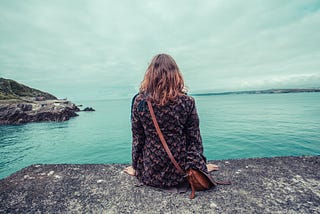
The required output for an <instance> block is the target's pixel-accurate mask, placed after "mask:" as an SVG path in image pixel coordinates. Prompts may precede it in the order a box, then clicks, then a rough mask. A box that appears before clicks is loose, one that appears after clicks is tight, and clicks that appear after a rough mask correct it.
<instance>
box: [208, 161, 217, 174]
mask: <svg viewBox="0 0 320 214" xmlns="http://www.w3.org/2000/svg"><path fill="white" fill-rule="evenodd" d="M207 170H208V172H212V171H217V170H219V166H218V165H215V164H212V163H208V164H207Z"/></svg>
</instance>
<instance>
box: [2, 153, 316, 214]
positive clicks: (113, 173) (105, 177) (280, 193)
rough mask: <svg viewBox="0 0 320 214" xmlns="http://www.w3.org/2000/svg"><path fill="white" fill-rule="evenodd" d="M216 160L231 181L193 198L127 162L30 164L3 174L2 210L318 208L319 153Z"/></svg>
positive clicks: (217, 174)
mask: <svg viewBox="0 0 320 214" xmlns="http://www.w3.org/2000/svg"><path fill="white" fill-rule="evenodd" d="M209 162H212V161H209ZM213 163H215V164H218V165H219V166H220V171H217V172H213V173H212V174H213V175H214V176H215V178H216V179H218V180H219V179H221V180H223V179H229V180H231V181H232V182H233V184H232V185H230V186H218V187H216V188H215V189H212V190H209V191H205V192H197V193H196V198H195V199H194V200H190V199H189V198H188V196H189V193H190V192H188V193H185V194H174V193H168V192H165V191H162V190H159V189H155V188H151V187H146V186H139V185H137V184H138V182H137V181H136V179H135V178H134V177H131V176H129V175H127V174H125V173H123V172H122V169H123V168H124V167H125V166H126V165H124V164H58V165H32V166H29V167H27V168H24V169H22V170H21V171H19V172H16V173H14V174H12V175H11V176H9V177H7V178H5V179H2V180H0V213H37V212H38V213H88V212H93V213H184V214H185V213H240V212H241V213H320V207H319V204H320V156H311V157H309V156H306V157H275V158H253V159H240V160H222V161H214V162H213Z"/></svg>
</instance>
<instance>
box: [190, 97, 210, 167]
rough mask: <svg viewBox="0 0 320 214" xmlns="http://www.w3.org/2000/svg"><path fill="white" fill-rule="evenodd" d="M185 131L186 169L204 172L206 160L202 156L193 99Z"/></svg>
mask: <svg viewBox="0 0 320 214" xmlns="http://www.w3.org/2000/svg"><path fill="white" fill-rule="evenodd" d="M185 130H186V137H187V154H188V156H187V164H186V169H188V168H193V169H200V170H203V171H205V172H206V171H207V167H206V158H205V156H204V155H203V145H202V138H201V134H200V127H199V117H198V113H197V109H196V106H195V101H194V99H192V105H191V112H190V114H189V117H188V120H187V123H186V129H185Z"/></svg>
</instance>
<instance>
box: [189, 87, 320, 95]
mask: <svg viewBox="0 0 320 214" xmlns="http://www.w3.org/2000/svg"><path fill="white" fill-rule="evenodd" d="M311 92H320V88H314V89H268V90H251V91H228V92H208V93H192V94H191V95H192V96H214V95H232V94H284V93H311Z"/></svg>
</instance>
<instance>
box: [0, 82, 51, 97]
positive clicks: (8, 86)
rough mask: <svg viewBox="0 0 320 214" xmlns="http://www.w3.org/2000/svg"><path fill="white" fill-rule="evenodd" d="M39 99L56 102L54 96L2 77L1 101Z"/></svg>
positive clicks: (0, 85)
mask: <svg viewBox="0 0 320 214" xmlns="http://www.w3.org/2000/svg"><path fill="white" fill-rule="evenodd" d="M24 97H25V98H35V99H37V98H39V99H43V100H56V99H57V98H56V97H55V96H53V95H52V94H49V93H46V92H43V91H40V90H37V89H34V88H30V87H28V86H25V85H23V84H21V83H18V82H16V81H14V80H11V79H5V78H2V77H0V100H8V99H21V98H24Z"/></svg>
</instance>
